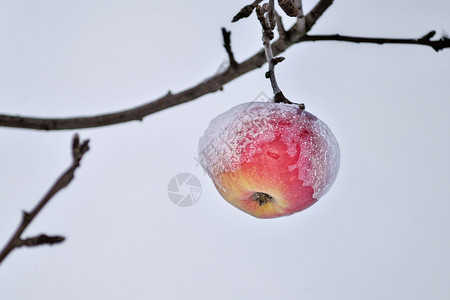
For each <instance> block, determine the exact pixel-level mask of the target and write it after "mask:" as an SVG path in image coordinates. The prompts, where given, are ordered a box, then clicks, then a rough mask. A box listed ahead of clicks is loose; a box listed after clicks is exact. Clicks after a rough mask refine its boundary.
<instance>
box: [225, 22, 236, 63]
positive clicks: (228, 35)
mask: <svg viewBox="0 0 450 300" xmlns="http://www.w3.org/2000/svg"><path fill="white" fill-rule="evenodd" d="M222 36H223V46H224V47H225V51H227V54H228V60H229V61H230V67H231V68H236V67H237V65H238V63H237V62H236V60H235V59H234V54H233V50H231V31H227V30H226V29H225V28H224V27H222Z"/></svg>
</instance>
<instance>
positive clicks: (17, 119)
mask: <svg viewBox="0 0 450 300" xmlns="http://www.w3.org/2000/svg"><path fill="white" fill-rule="evenodd" d="M259 2H261V1H255V2H254V3H259ZM332 2H333V0H320V1H319V2H318V4H317V5H316V6H315V7H314V8H313V9H312V10H311V12H310V13H309V14H308V15H307V16H306V29H307V31H308V30H310V29H311V28H312V27H313V26H314V24H315V23H316V21H317V20H318V19H319V18H320V17H321V16H322V14H323V13H324V12H325V10H326V9H327V8H328V7H329V6H330V5H331V4H332ZM296 33H297V34H296ZM295 36H297V40H295V39H293V38H294V37H295ZM287 37H288V39H283V38H279V39H278V40H277V41H275V42H274V43H272V49H273V53H274V55H275V56H276V55H278V54H280V53H281V52H283V51H285V50H286V49H287V48H288V47H290V46H292V45H293V44H295V43H297V42H298V40H299V37H300V35H298V31H297V29H296V26H295V25H294V26H293V27H291V29H290V30H289V31H288V32H287ZM265 62H266V59H265V54H264V49H261V50H260V51H258V52H257V53H256V54H255V55H253V56H252V57H250V58H249V59H247V60H246V61H243V62H242V63H239V64H238V66H237V67H236V68H228V69H227V70H225V71H223V72H221V73H219V74H216V75H214V76H212V77H209V78H208V79H206V80H204V81H202V82H201V83H199V84H197V85H196V86H194V87H192V88H189V89H187V90H184V91H182V92H180V93H177V94H172V93H168V94H167V95H165V96H163V97H161V98H159V99H156V100H154V101H151V102H148V103H145V104H143V105H141V106H137V107H134V108H131V109H127V110H123V111H119V112H114V113H108V114H103V115H96V116H89V117H73V118H35V117H22V116H13V115H0V126H3V127H14V128H27V129H36V130H67V129H82V128H92V127H101V126H107V125H112V124H119V123H124V122H129V121H142V119H143V118H144V117H146V116H148V115H150V114H152V113H155V112H158V111H161V110H164V109H166V108H169V107H173V106H176V105H179V104H182V103H185V102H188V101H192V100H194V99H197V98H199V97H201V96H203V95H206V94H208V93H213V92H216V91H218V90H221V89H222V87H223V85H224V84H226V83H228V82H230V81H232V80H234V79H236V78H238V77H239V76H241V75H243V74H245V73H248V72H250V71H252V70H254V69H256V68H259V67H261V66H262V65H263V64H264V63H265Z"/></svg>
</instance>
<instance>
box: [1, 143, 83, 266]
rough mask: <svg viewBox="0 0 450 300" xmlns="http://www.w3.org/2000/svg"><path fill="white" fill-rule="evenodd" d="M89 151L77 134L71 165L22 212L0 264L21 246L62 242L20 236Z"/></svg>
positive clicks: (71, 175)
mask: <svg viewBox="0 0 450 300" xmlns="http://www.w3.org/2000/svg"><path fill="white" fill-rule="evenodd" d="M88 150H89V140H85V141H83V142H82V143H80V138H79V137H78V134H75V136H74V137H73V140H72V163H71V165H70V166H69V168H68V169H67V170H66V171H65V172H64V173H63V174H61V176H60V177H59V178H58V179H57V180H56V182H55V183H54V184H53V186H52V187H51V188H50V190H49V191H48V192H47V194H46V195H45V196H44V197H43V198H42V199H41V201H39V203H38V204H37V205H36V206H35V207H34V208H33V210H32V211H31V212H26V211H24V212H23V214H22V221H21V223H20V224H19V227H18V228H17V229H16V231H15V232H14V234H13V236H12V237H11V239H10V240H9V241H8V243H7V244H6V245H5V247H4V248H3V250H2V251H1V252H0V264H1V263H2V261H3V260H4V259H5V258H6V256H8V254H10V253H11V251H13V250H14V249H16V248H20V247H22V246H27V247H34V246H40V245H53V244H58V243H61V242H63V241H64V237H62V236H47V235H45V234H41V235H38V236H35V237H30V238H22V234H23V232H24V231H25V229H27V227H28V226H29V225H30V223H31V222H32V221H33V220H34V218H35V217H36V216H37V215H38V214H39V212H40V211H41V210H42V208H44V206H45V205H46V204H47V203H48V202H49V201H50V200H51V199H52V198H53V196H55V194H56V193H58V192H59V191H60V190H62V189H63V188H65V187H66V186H68V185H69V184H70V182H71V181H72V180H73V178H74V176H75V170H76V169H77V168H78V167H79V166H80V161H81V159H82V158H83V156H84V154H85V153H86V152H87V151H88Z"/></svg>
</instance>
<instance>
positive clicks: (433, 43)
mask: <svg viewBox="0 0 450 300" xmlns="http://www.w3.org/2000/svg"><path fill="white" fill-rule="evenodd" d="M435 34H436V31H430V32H429V33H427V34H426V35H424V36H423V37H421V38H418V39H394V38H368V37H356V36H346V35H339V34H333V35H305V36H304V37H303V38H301V39H300V41H299V42H307V41H340V42H351V43H371V44H379V45H382V44H410V45H423V46H429V47H431V48H433V49H434V50H435V51H436V52H438V51H440V50H443V49H445V48H450V39H449V38H448V37H445V36H443V37H441V38H440V39H438V40H431V38H432V37H433V36H434V35H435Z"/></svg>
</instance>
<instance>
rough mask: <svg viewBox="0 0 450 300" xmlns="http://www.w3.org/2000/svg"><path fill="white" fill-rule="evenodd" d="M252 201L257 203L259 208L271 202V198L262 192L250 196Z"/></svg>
mask: <svg viewBox="0 0 450 300" xmlns="http://www.w3.org/2000/svg"><path fill="white" fill-rule="evenodd" d="M252 199H253V200H254V201H256V202H258V204H259V206H261V205H264V204H267V203H269V202H272V201H273V197H272V196H270V195H269V194H266V193H263V192H256V193H254V194H253V195H252Z"/></svg>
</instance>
